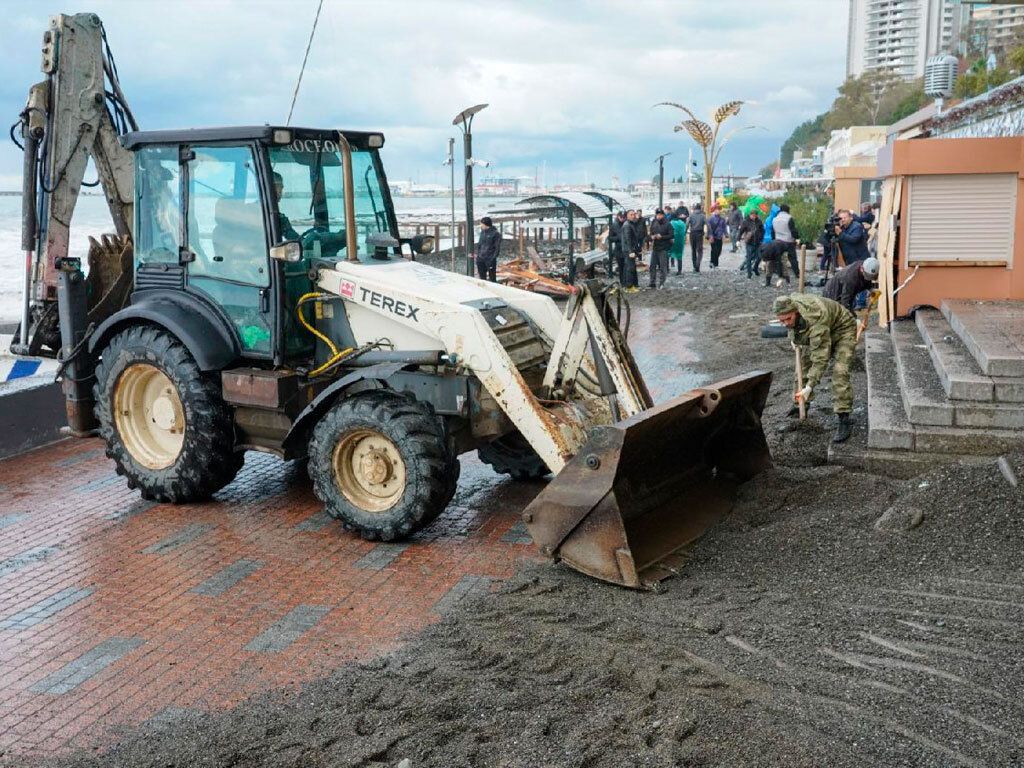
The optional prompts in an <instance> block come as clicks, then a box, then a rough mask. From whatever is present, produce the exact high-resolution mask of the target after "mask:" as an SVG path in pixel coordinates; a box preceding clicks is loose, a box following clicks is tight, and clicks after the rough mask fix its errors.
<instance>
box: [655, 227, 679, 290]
mask: <svg viewBox="0 0 1024 768" xmlns="http://www.w3.org/2000/svg"><path fill="white" fill-rule="evenodd" d="M650 237H651V282H650V287H651V288H661V287H662V286H664V285H665V278H666V277H667V276H668V252H669V251H670V250H672V241H673V240H674V233H673V230H672V224H671V222H669V220H668V219H666V218H665V212H664V211H663V210H661V209H660V208H659V209H658V210H657V211H655V212H654V221H652V222H651V233H650Z"/></svg>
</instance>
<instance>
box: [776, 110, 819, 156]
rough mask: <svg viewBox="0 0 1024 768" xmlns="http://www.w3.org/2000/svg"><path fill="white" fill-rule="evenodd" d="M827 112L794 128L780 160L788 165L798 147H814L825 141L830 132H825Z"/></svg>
mask: <svg viewBox="0 0 1024 768" xmlns="http://www.w3.org/2000/svg"><path fill="white" fill-rule="evenodd" d="M826 114H827V113H826V112H822V113H821V114H820V115H818V116H817V117H816V118H814V119H813V120H806V121H805V122H802V123H800V125H798V126H797V127H796V128H794V129H793V133H791V134H790V135H789V138H788V139H786V141H785V142H783V144H782V152H781V153H780V157H779V162H781V163H782V164H783V165H786V166H788V165H789V164H790V163H792V162H793V153H794V152H796V151H797V150H798V149H799V150H804V149H814V148H815V147H816V146H818V145H819V144H823V143H824V142H825V140H826V139H827V138H828V134H827V133H825V115H826Z"/></svg>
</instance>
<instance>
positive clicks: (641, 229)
mask: <svg viewBox="0 0 1024 768" xmlns="http://www.w3.org/2000/svg"><path fill="white" fill-rule="evenodd" d="M633 223H634V224H635V225H636V231H637V234H638V236H639V238H640V248H639V250H638V251H637V253H636V259H637V263H638V264H639V263H641V262H642V261H643V260H644V251H645V250H647V246H648V245H649V244H650V237H649V233H648V231H647V230H648V223H647V218H646V217H645V216H644V212H643V211H642V210H641V209H639V208H637V209H636V219H634V220H633Z"/></svg>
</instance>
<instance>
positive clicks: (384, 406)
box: [309, 390, 459, 541]
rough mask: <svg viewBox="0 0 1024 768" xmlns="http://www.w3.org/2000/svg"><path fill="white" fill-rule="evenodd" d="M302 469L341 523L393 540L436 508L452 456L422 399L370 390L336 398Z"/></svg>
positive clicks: (449, 489) (447, 488)
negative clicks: (307, 461) (307, 471)
mask: <svg viewBox="0 0 1024 768" xmlns="http://www.w3.org/2000/svg"><path fill="white" fill-rule="evenodd" d="M309 475H310V477H311V478H312V480H313V491H314V493H316V495H317V497H318V498H319V499H320V500H321V501H323V502H324V504H325V505H326V507H327V512H328V513H329V514H330V515H331V516H332V517H335V518H337V519H338V520H340V521H341V522H342V523H343V524H344V526H345V528H347V529H348V530H350V531H354V532H356V533H358V534H359V535H360V536H362V537H363V538H364V539H370V540H378V539H379V540H381V541H393V540H394V539H399V538H403V537H405V536H408V535H409V534H410V533H412V532H413V531H416V530H419V529H420V528H423V527H424V526H426V525H427V524H428V523H430V522H431V521H433V520H434V519H435V518H436V517H437V516H438V515H439V514H441V512H442V511H444V508H445V507H446V506H447V505H448V502H449V501H450V500H451V498H452V496H453V495H454V493H455V486H456V483H457V481H458V477H459V460H458V457H457V456H456V455H455V452H454V450H453V448H452V442H451V439H450V437H449V435H448V432H447V430H446V428H445V424H444V421H443V420H442V419H441V418H439V417H438V416H437V415H436V414H435V413H434V409H433V408H432V407H431V406H430V404H429V403H424V402H420V401H417V400H415V399H412V398H411V397H409V396H406V395H401V394H398V393H397V392H392V391H390V390H376V391H372V392H362V393H360V394H357V395H353V396H351V397H346V398H344V399H342V400H340V401H339V402H337V403H336V404H335V405H333V406H332V407H331V408H330V410H328V411H327V413H325V414H324V416H323V417H322V418H321V419H320V421H319V422H318V423H317V425H316V427H315V428H314V429H313V436H312V438H311V439H310V442H309Z"/></svg>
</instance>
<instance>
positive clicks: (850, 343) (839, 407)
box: [832, 330, 857, 413]
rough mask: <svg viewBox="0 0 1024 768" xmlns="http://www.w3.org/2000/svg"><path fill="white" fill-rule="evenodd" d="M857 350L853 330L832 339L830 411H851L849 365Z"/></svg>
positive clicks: (851, 393) (855, 333) (851, 391)
mask: <svg viewBox="0 0 1024 768" xmlns="http://www.w3.org/2000/svg"><path fill="white" fill-rule="evenodd" d="M856 349H857V332H856V331H855V330H853V331H850V332H848V333H843V334H841V335H838V336H833V337H832V411H833V412H834V413H849V412H850V411H852V410H853V384H852V383H851V382H850V364H851V363H852V362H853V354H854V352H855V351H856Z"/></svg>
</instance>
